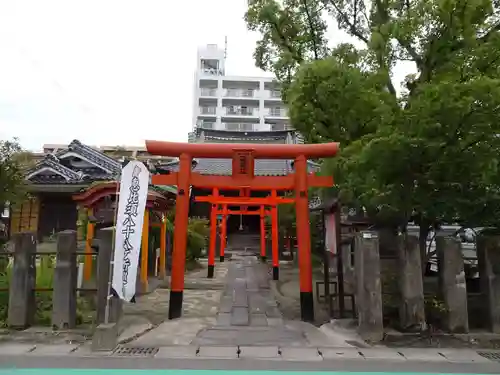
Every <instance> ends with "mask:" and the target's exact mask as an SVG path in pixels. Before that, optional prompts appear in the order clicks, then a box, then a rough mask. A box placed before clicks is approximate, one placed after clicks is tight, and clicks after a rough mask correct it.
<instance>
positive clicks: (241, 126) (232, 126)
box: [222, 122, 259, 132]
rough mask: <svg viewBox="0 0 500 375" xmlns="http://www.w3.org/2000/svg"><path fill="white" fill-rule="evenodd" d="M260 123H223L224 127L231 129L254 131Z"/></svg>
mask: <svg viewBox="0 0 500 375" xmlns="http://www.w3.org/2000/svg"><path fill="white" fill-rule="evenodd" d="M258 125H259V124H249V123H233V122H224V123H222V128H223V129H224V130H230V131H239V132H252V131H256V130H257V127H258Z"/></svg>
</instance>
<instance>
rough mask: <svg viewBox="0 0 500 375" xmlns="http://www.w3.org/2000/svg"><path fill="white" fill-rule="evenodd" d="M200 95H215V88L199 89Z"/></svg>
mask: <svg viewBox="0 0 500 375" xmlns="http://www.w3.org/2000/svg"><path fill="white" fill-rule="evenodd" d="M200 96H210V97H214V96H217V89H212V88H206V87H204V88H202V89H201V90H200Z"/></svg>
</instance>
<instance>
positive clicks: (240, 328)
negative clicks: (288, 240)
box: [193, 251, 307, 346]
mask: <svg viewBox="0 0 500 375" xmlns="http://www.w3.org/2000/svg"><path fill="white" fill-rule="evenodd" d="M267 271H268V270H267V266H266V265H264V264H261V263H259V262H258V260H257V258H256V257H255V256H253V254H252V255H249V254H247V253H246V252H244V251H239V252H234V253H233V261H232V262H230V264H229V270H228V275H227V278H226V287H225V290H224V293H223V295H222V297H221V301H220V305H219V311H218V314H217V320H216V323H215V325H214V326H213V327H211V328H208V329H205V330H203V331H201V332H200V333H199V334H198V336H197V338H196V339H195V340H194V342H193V344H197V345H280V344H284V343H286V344H287V345H288V346H301V345H307V340H306V338H305V337H304V335H303V334H302V332H300V331H299V330H296V329H291V328H290V327H288V326H287V325H286V324H285V322H284V321H283V318H282V316H281V313H280V311H279V309H278V306H277V304H276V301H275V299H274V297H273V295H272V293H271V291H270V289H269V276H268V272H267Z"/></svg>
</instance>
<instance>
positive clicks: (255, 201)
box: [195, 189, 295, 280]
mask: <svg viewBox="0 0 500 375" xmlns="http://www.w3.org/2000/svg"><path fill="white" fill-rule="evenodd" d="M195 200H196V201H197V202H208V203H211V204H212V207H211V214H210V245H209V251H208V275H207V276H208V277H209V278H212V277H213V276H214V268H215V245H216V244H215V237H216V233H217V227H216V224H215V223H216V215H217V214H222V215H223V217H222V231H221V232H222V233H221V253H220V254H221V256H220V261H221V262H223V261H224V249H225V232H226V226H225V225H226V218H227V215H230V214H233V215H234V214H239V215H259V216H260V256H261V260H262V261H265V259H266V249H265V228H264V218H265V213H266V211H265V208H264V207H265V206H271V210H270V212H269V213H270V214H271V219H272V220H271V221H272V224H271V226H272V260H273V280H278V279H279V255H278V212H277V205H278V204H285V203H295V199H291V198H282V197H278V195H277V193H276V190H273V191H272V193H271V196H270V197H266V198H258V197H224V196H219V189H214V190H213V193H212V195H210V196H206V197H196V198H195ZM219 204H220V205H222V206H223V209H222V210H219V209H218V205H219ZM230 205H234V206H240V210H238V211H234V210H228V209H227V206H230ZM247 206H260V207H259V208H260V209H259V210H258V211H248V210H247Z"/></svg>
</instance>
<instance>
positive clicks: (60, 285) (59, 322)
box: [52, 230, 78, 329]
mask: <svg viewBox="0 0 500 375" xmlns="http://www.w3.org/2000/svg"><path fill="white" fill-rule="evenodd" d="M76 239H77V233H76V231H74V230H65V231H63V232H59V233H58V235H57V260H56V268H55V270H54V291H53V293H52V304H53V307H52V326H53V327H54V328H56V329H68V328H75V326H76V287H77V278H78V268H77V265H76V247H77V244H76Z"/></svg>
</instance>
